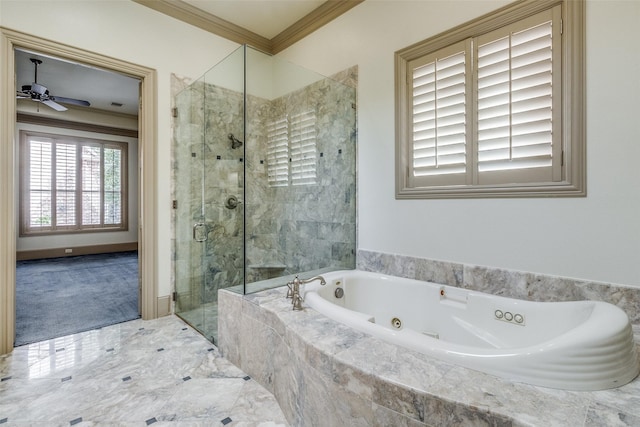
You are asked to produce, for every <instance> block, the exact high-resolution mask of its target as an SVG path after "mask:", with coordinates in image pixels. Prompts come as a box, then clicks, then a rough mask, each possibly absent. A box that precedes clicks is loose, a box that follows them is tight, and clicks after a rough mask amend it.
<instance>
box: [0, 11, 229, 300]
mask: <svg viewBox="0 0 640 427" xmlns="http://www.w3.org/2000/svg"><path fill="white" fill-rule="evenodd" d="M34 11H37V15H38V16H43V17H46V18H45V19H44V21H45V22H47V23H49V24H44V23H43V21H42V20H39V19H28V18H27V19H25V17H29V16H33V14H34ZM51 23H55V25H53V24H51ZM0 25H1V26H3V27H6V28H9V29H13V30H17V31H22V32H25V33H28V34H32V35H35V36H38V37H41V38H45V39H49V40H52V41H56V42H60V43H63V44H67V45H71V46H73V47H77V48H81V49H86V50H89V51H92V52H95V53H99V54H101V55H106V56H111V57H114V58H118V59H121V60H125V61H129V62H132V63H134V64H139V65H142V66H145V67H149V68H153V69H155V70H157V82H158V129H157V140H158V143H157V158H158V167H157V188H158V195H157V205H158V206H157V211H158V217H157V229H158V232H159V235H158V236H157V237H158V259H159V262H158V263H157V274H156V277H157V281H158V296H159V297H162V296H166V295H169V293H170V277H171V271H170V266H171V263H170V262H169V260H170V259H171V235H170V234H171V232H170V230H171V224H170V220H171V216H170V214H171V211H170V206H171V201H170V196H171V195H170V191H169V188H170V178H171V174H170V173H168V171H169V170H170V167H171V162H170V154H171V131H170V106H171V98H170V75H171V73H176V74H178V75H184V76H193V77H199V76H201V75H202V74H204V73H205V71H206V70H207V69H208V68H210V67H212V66H213V65H215V64H216V63H217V62H219V61H220V60H222V59H223V58H224V57H225V56H227V55H228V54H229V53H230V52H232V51H233V50H235V49H236V48H237V47H238V44H236V43H233V42H230V41H228V40H225V39H222V38H220V37H218V36H215V35H213V34H210V33H207V32H205V31H202V30H200V29H197V28H195V27H192V26H190V25H187V24H183V23H181V22H179V21H177V20H175V19H172V18H169V17H167V16H164V15H162V14H160V13H157V12H155V11H152V10H151V9H148V8H146V7H144V6H141V5H139V4H137V3H134V2H131V1H124V0H118V1H82V0H65V1H40V0H30V1H22V0H0Z"/></svg>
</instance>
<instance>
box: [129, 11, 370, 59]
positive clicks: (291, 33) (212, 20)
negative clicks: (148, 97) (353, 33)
mask: <svg viewBox="0 0 640 427" xmlns="http://www.w3.org/2000/svg"><path fill="white" fill-rule="evenodd" d="M132 1H134V2H135V3H138V4H141V5H143V6H146V7H148V8H150V9H153V10H155V11H157V12H160V13H163V14H165V15H167V16H171V17H172V18H175V19H178V20H180V21H182V22H185V23H187V24H190V25H194V26H196V27H198V28H200V29H203V30H205V31H208V32H210V33H213V34H216V35H218V36H220V37H224V38H226V39H228V40H231V41H234V42H236V43H240V44H247V45H249V46H252V47H254V48H256V49H258V50H261V51H263V52H266V53H269V54H272V55H275V54H276V53H278V52H281V51H283V50H284V49H286V48H287V47H289V46H291V45H292V44H294V43H296V42H297V41H299V40H301V39H303V38H304V37H306V36H308V35H309V34H311V33H313V32H314V31H315V30H317V29H318V28H320V27H322V26H323V25H326V24H327V23H329V22H331V21H332V20H334V19H335V18H337V17H338V16H340V15H342V14H343V13H345V12H347V11H348V10H350V9H351V8H353V7H355V6H357V5H358V4H360V3H362V2H363V1H364V0H328V1H326V2H325V3H323V4H321V5H320V6H318V7H317V8H315V9H314V10H313V11H311V12H310V13H309V14H307V15H306V16H304V17H302V19H300V20H299V21H297V22H295V23H293V24H292V25H291V26H289V27H288V28H286V29H285V30H284V31H282V32H281V33H280V34H278V35H276V36H275V37H274V38H272V39H268V38H266V37H262V36H261V35H259V34H256V33H254V32H253V31H249V30H247V29H246V28H243V27H241V26H239V25H236V24H234V23H232V22H229V21H227V20H224V19H222V18H219V17H217V16H215V15H212V14H210V13H208V12H205V11H203V10H201V9H198V8H197V7H194V6H192V5H190V4H189V3H186V2H184V1H182V0H132Z"/></svg>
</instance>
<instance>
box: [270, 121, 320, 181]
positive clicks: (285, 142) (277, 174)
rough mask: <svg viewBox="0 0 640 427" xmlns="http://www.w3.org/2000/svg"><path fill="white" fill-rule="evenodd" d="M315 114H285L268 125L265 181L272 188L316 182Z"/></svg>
mask: <svg viewBox="0 0 640 427" xmlns="http://www.w3.org/2000/svg"><path fill="white" fill-rule="evenodd" d="M316 135H317V132H316V115H315V112H314V111H305V112H302V113H297V114H292V115H290V116H289V115H287V116H286V117H281V118H278V119H276V120H273V121H271V122H269V123H268V124H267V179H268V181H269V185H270V186H271V187H283V186H289V185H312V184H315V183H316V167H317V159H316V152H317V148H316Z"/></svg>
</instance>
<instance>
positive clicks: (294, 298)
mask: <svg viewBox="0 0 640 427" xmlns="http://www.w3.org/2000/svg"><path fill="white" fill-rule="evenodd" d="M315 280H319V281H320V285H326V284H327V281H326V280H324V277H322V276H314V277H312V278H310V279H300V278H299V277H298V275H296V277H295V278H294V279H293V280H292V281H291V282H288V283H287V287H288V288H289V289H287V298H291V304H293V309H294V310H302V301H304V298H303V297H302V295H300V285H304V284H307V283H311V282H313V281H315Z"/></svg>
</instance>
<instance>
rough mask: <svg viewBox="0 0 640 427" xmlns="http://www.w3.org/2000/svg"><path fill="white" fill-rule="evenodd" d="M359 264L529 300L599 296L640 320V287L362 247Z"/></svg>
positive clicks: (385, 271)
mask: <svg viewBox="0 0 640 427" xmlns="http://www.w3.org/2000/svg"><path fill="white" fill-rule="evenodd" d="M357 268H358V269H361V270H365V271H373V272H378V273H384V274H389V275H392V276H398V277H406V278H410V279H417V280H425V281H433V282H436V283H441V284H444V285H449V286H457V287H462V288H465V289H472V290H476V291H480V292H485V293H489V294H493V295H500V296H504V297H509V298H517V299H524V300H528V301H578V300H596V301H605V302H608V303H611V304H614V305H617V306H618V307H620V308H621V309H623V310H624V311H625V312H626V313H627V315H628V316H629V319H630V320H631V323H640V288H638V287H633V286H625V285H618V284H611V283H601V282H591V281H585V280H579V279H571V278H566V277H558V276H549V275H544V274H538V273H529V272H522V271H515V270H505V269H499V268H492V267H484V266H477V265H466V264H458V263H451V262H446V261H436V260H429V259H423V258H414V257H409V256H403V255H394V254H387V253H381V252H373V251H367V250H362V249H361V250H359V251H358V260H357Z"/></svg>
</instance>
